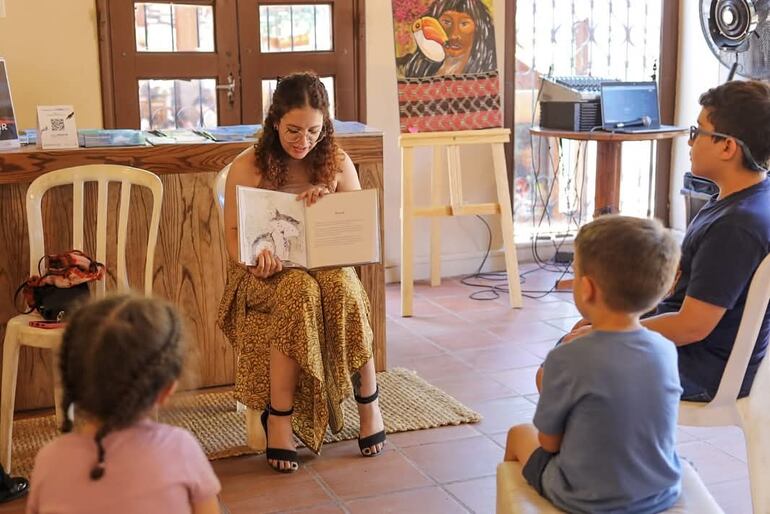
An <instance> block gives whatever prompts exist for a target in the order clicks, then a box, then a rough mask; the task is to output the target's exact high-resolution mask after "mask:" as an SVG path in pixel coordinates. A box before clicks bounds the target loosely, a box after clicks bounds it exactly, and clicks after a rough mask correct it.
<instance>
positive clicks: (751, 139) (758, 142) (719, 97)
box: [699, 80, 770, 171]
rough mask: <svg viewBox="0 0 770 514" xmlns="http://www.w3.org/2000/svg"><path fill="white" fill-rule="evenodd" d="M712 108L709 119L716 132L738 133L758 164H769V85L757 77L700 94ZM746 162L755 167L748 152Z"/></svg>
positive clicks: (736, 134) (708, 107) (701, 99)
mask: <svg viewBox="0 0 770 514" xmlns="http://www.w3.org/2000/svg"><path fill="white" fill-rule="evenodd" d="M699 102H700V104H701V105H702V106H703V107H705V108H707V109H709V110H710V112H709V115H708V119H709V121H710V122H711V123H712V124H713V125H714V131H715V132H722V133H724V134H728V135H730V136H733V137H736V138H738V139H740V140H741V141H743V142H744V143H745V144H746V146H748V147H749V151H750V152H751V155H752V156H753V157H754V159H755V160H756V161H757V164H759V165H760V166H764V167H766V165H767V161H768V159H770V85H768V84H766V83H764V82H760V81H758V80H746V81H743V80H733V81H731V82H726V83H724V84H722V85H721V86H718V87H714V88H711V89H709V90H708V91H706V92H705V93H703V94H702V95H701V96H700V99H699ZM743 166H744V167H745V168H747V169H750V170H755V171H762V170H756V168H755V166H754V165H753V164H752V163H751V161H750V160H749V159H747V158H746V156H745V155H744V156H743Z"/></svg>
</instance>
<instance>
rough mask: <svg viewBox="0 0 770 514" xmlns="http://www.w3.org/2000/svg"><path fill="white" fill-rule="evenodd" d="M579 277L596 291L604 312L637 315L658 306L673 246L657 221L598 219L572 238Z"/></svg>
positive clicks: (671, 271) (672, 263) (668, 280)
mask: <svg viewBox="0 0 770 514" xmlns="http://www.w3.org/2000/svg"><path fill="white" fill-rule="evenodd" d="M575 253H576V256H577V265H578V268H579V270H578V271H579V272H580V274H581V275H586V276H589V277H591V278H592V279H593V280H594V281H595V282H596V284H597V286H598V287H599V288H600V289H601V292H602V294H603V296H604V302H605V303H606V305H607V307H609V308H610V309H612V310H614V311H618V312H628V313H641V312H645V311H647V310H649V309H650V308H652V307H653V306H655V304H657V303H658V301H660V299H661V298H662V297H663V295H664V294H665V293H666V291H667V290H668V289H669V288H670V287H671V285H672V283H673V280H674V275H675V274H676V270H677V267H678V265H679V245H677V243H676V241H675V240H674V238H673V237H672V236H671V233H670V231H669V230H668V229H666V228H664V227H663V224H661V223H660V221H658V220H654V219H645V218H632V217H630V216H601V217H599V218H597V219H595V220H594V221H592V222H591V223H588V224H586V225H584V226H583V227H582V228H581V229H580V232H579V233H578V235H577V238H576V239H575Z"/></svg>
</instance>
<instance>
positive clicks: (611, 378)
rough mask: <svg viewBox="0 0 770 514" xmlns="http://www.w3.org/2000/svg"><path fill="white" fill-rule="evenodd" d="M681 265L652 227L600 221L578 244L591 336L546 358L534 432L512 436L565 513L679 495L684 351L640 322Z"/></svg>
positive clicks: (620, 508)
mask: <svg viewBox="0 0 770 514" xmlns="http://www.w3.org/2000/svg"><path fill="white" fill-rule="evenodd" d="M678 260H679V248H678V247H677V244H676V242H675V241H674V239H673V238H672V237H671V235H670V234H669V232H668V231H667V230H666V229H664V228H663V226H662V225H661V224H660V223H659V222H658V221H655V220H648V219H638V218H630V217H621V216H604V217H601V218H599V219H597V220H595V221H593V222H591V223H589V224H587V225H585V226H584V227H583V228H582V229H581V230H580V232H579V233H578V236H577V238H576V239H575V262H574V269H575V282H574V286H573V287H574V290H573V295H574V298H575V305H576V306H577V308H578V310H579V311H580V313H581V314H582V315H583V316H584V317H585V318H586V319H588V320H590V322H591V323H592V325H593V330H592V331H591V332H590V333H588V334H586V335H583V336H580V337H577V338H576V339H574V340H573V341H572V342H570V343H569V344H561V345H559V346H557V347H556V348H554V349H553V350H551V352H550V353H549V354H548V356H547V357H546V360H545V363H544V365H543V376H542V388H541V389H540V400H539V401H538V404H537V410H536V412H535V418H534V424H535V426H534V427H533V426H532V425H519V426H515V427H513V428H511V429H510V431H509V432H508V441H507V444H506V448H505V460H517V461H520V462H522V463H525V464H524V468H523V474H524V477H525V478H526V479H527V482H528V483H529V484H530V485H532V486H533V487H534V488H535V489H536V490H537V491H538V493H540V494H541V495H542V496H544V497H545V498H546V499H548V500H549V501H551V502H552V503H553V504H554V505H556V506H557V507H559V508H560V509H563V510H566V511H568V512H590V513H600V512H634V513H640V514H644V513H653V512H660V511H662V510H665V509H667V508H668V507H670V506H671V505H673V504H674V503H675V502H676V501H677V499H678V497H679V493H680V489H681V483H680V472H681V469H680V464H679V459H678V457H677V455H676V451H675V430H676V418H677V409H678V405H679V396H680V394H681V392H682V389H681V387H680V385H679V377H678V373H677V364H676V361H677V355H676V349H675V347H674V345H672V344H671V342H670V341H668V340H666V339H665V338H663V337H662V336H661V335H660V334H658V333H656V332H652V331H650V330H647V329H645V328H644V327H642V326H641V324H640V323H639V316H640V315H641V314H642V313H644V312H647V311H648V310H649V309H650V308H652V307H653V306H654V305H655V304H656V303H657V302H658V301H659V300H660V298H661V297H662V296H663V294H664V293H665V292H666V290H667V289H668V287H669V286H670V285H671V283H672V281H673V279H674V274H675V272H676V265H677V262H678ZM535 427H536V428H535Z"/></svg>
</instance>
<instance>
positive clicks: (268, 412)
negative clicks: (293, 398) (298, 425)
mask: <svg viewBox="0 0 770 514" xmlns="http://www.w3.org/2000/svg"><path fill="white" fill-rule="evenodd" d="M292 414H294V408H293V407H292V408H291V409H290V410H276V409H274V408H273V407H271V406H270V404H267V408H265V410H263V411H262V416H261V417H260V419H261V420H262V427H263V428H264V429H265V439H267V418H268V416H291V415H292ZM265 456H266V457H267V463H268V465H269V466H270V467H271V468H273V469H274V470H275V471H277V472H279V473H294V472H295V471H297V470H298V469H299V460H297V450H286V449H284V448H269V447H268V448H267V449H266V450H265ZM271 460H278V461H284V462H288V463H289V467H288V468H286V469H282V468H281V467H280V466H274V465H272V464H270V461H271Z"/></svg>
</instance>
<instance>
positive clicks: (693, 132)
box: [690, 125, 767, 171]
mask: <svg viewBox="0 0 770 514" xmlns="http://www.w3.org/2000/svg"><path fill="white" fill-rule="evenodd" d="M701 134H703V135H704V136H711V137H722V138H725V139H732V140H733V141H735V142H736V143H737V144H738V146H740V147H741V150H743V155H744V156H745V157H746V162H748V163H749V165H750V167H751V168H752V169H754V170H756V171H767V170H766V169H765V167H764V166H761V165H760V164H759V163H758V162H757V161H756V160H755V159H754V156H753V155H751V151H750V150H749V147H748V145H746V143H744V142H743V141H741V140H740V139H738V138H737V137H735V136H731V135H730V134H724V133H722V132H711V131H710V130H705V129H702V128H700V127H696V126H695V125H690V142H691V143H694V142H695V140H696V139H697V138H698V136H699V135H701Z"/></svg>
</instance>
